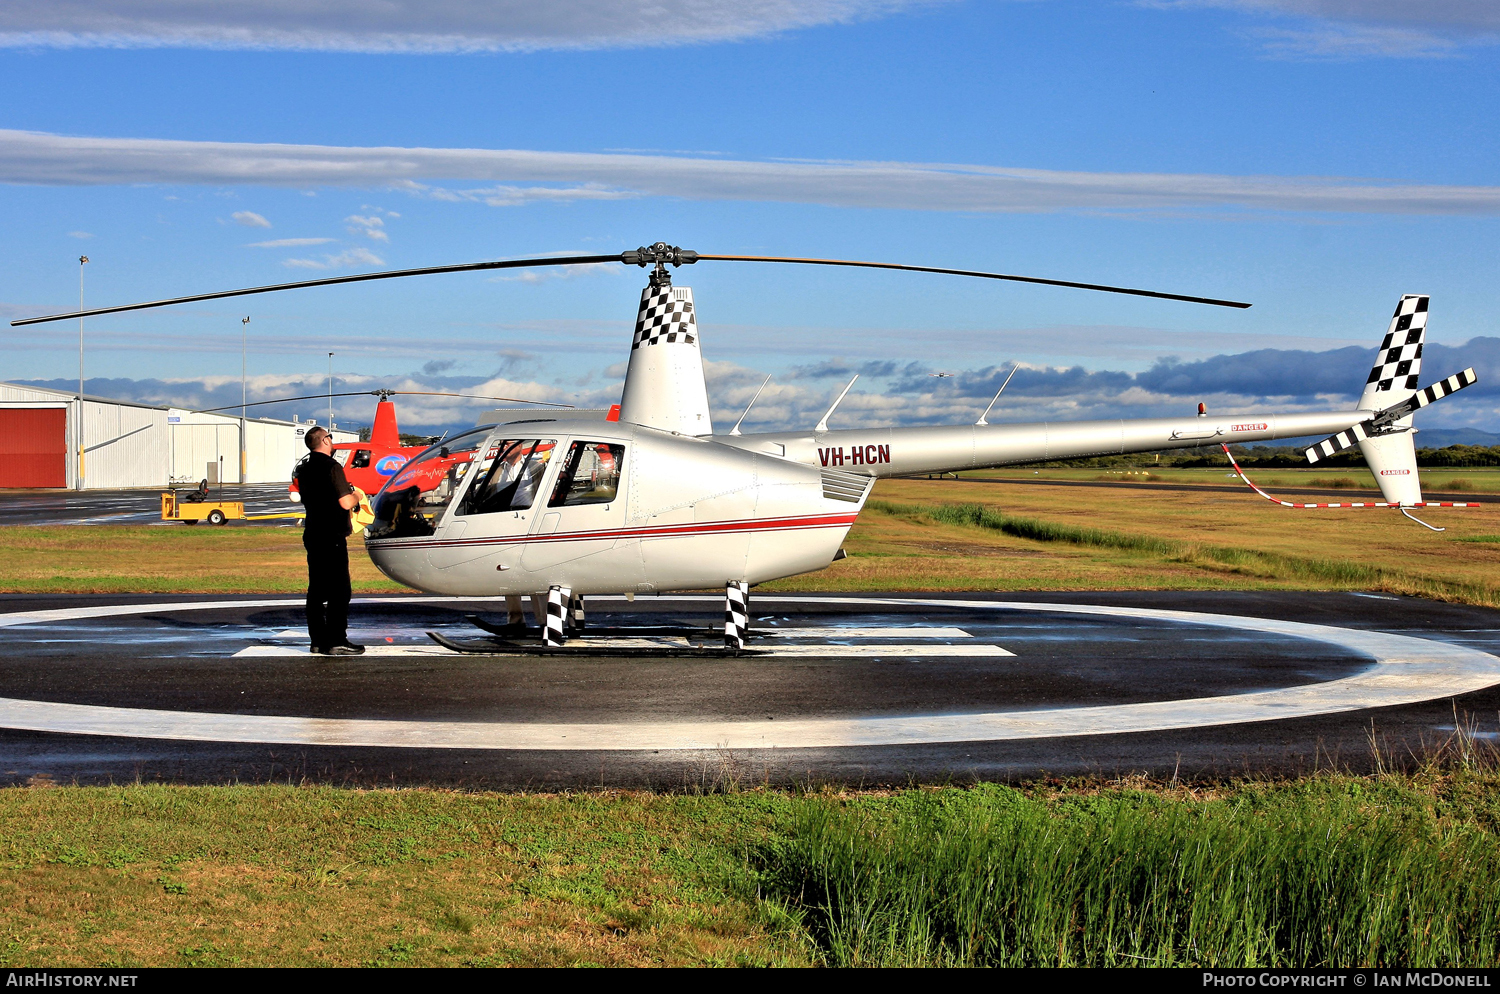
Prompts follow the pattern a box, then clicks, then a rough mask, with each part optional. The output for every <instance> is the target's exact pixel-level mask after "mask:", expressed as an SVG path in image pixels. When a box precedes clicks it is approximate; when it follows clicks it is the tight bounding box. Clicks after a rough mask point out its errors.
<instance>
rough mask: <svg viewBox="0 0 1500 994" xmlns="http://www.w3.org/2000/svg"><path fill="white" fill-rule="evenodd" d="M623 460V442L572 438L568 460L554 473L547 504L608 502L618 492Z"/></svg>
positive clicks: (565, 505)
mask: <svg viewBox="0 0 1500 994" xmlns="http://www.w3.org/2000/svg"><path fill="white" fill-rule="evenodd" d="M624 463H625V446H623V445H615V444H613V443H611V442H574V443H573V444H572V445H571V446H569V447H568V461H567V462H566V463H564V464H563V468H562V472H560V473H558V474H557V485H556V486H554V487H553V488H552V499H551V500H549V501H548V502H547V506H548V507H575V506H577V505H579V504H609V503H612V502H613V501H614V500H615V498H616V496H617V495H618V494H619V492H620V470H621V468H622V467H623V466H624Z"/></svg>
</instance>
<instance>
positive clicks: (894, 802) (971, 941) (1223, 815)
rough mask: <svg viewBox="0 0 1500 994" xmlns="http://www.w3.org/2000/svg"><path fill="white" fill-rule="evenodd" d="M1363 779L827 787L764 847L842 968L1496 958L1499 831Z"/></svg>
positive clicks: (786, 895)
mask: <svg viewBox="0 0 1500 994" xmlns="http://www.w3.org/2000/svg"><path fill="white" fill-rule="evenodd" d="M1319 783H1321V787H1322V788H1325V789H1318V786H1317V785H1318V784H1319ZM1362 783H1363V782H1362V781H1360V780H1357V779H1352V778H1344V779H1342V780H1339V779H1330V780H1325V781H1321V782H1317V781H1315V782H1314V789H1305V788H1300V789H1287V790H1282V791H1280V792H1274V791H1273V792H1269V793H1265V794H1259V795H1258V794H1256V793H1255V792H1254V791H1251V792H1247V793H1241V794H1238V795H1236V796H1232V797H1231V798H1229V799H1227V800H1220V801H1208V802H1200V801H1193V800H1191V799H1186V800H1185V799H1184V798H1183V797H1182V796H1172V795H1163V794H1161V793H1155V794H1150V793H1145V792H1138V791H1114V792H1109V793H1103V794H1098V795H1094V796H1085V797H1077V796H1076V795H1075V796H1072V797H1065V798H1063V799H1052V800H1050V801H1049V800H1047V799H1045V798H1039V797H1036V796H1030V795H1027V794H1022V793H1020V792H1018V791H1015V790H1012V789H1009V788H1005V787H997V786H987V787H978V788H974V789H972V790H968V791H951V790H950V791H940V792H930V791H911V792H906V793H903V794H901V795H898V796H897V797H895V798H890V799H886V800H887V801H889V803H885V804H879V803H862V802H860V801H855V802H852V803H848V804H845V805H834V804H829V803H827V802H826V800H822V801H819V802H818V803H806V804H803V805H802V806H800V807H799V808H798V809H797V811H796V814H795V815H794V817H793V819H792V824H790V825H789V826H787V827H788V829H789V832H788V834H787V835H786V836H785V837H784V839H783V840H782V841H779V842H776V843H772V844H768V845H766V846H764V847H763V848H762V849H761V850H760V852H759V853H758V861H759V865H760V869H761V871H762V873H763V875H764V880H765V885H764V886H765V887H766V890H767V892H768V894H769V895H771V896H772V897H773V898H779V899H780V900H781V901H783V902H785V906H786V907H787V908H788V909H790V910H791V911H792V912H793V913H794V914H799V915H800V916H801V918H802V921H803V924H804V926H805V927H806V928H807V929H808V931H809V932H810V933H811V935H812V936H813V937H814V939H815V940H816V942H817V944H818V945H819V946H820V947H821V948H822V950H823V951H824V954H825V956H826V957H827V958H828V960H829V961H830V962H832V963H835V964H838V965H851V966H852V965H871V966H873V965H908V966H923V965H929V966H935V965H957V966H1131V965H1154V966H1208V965H1213V966H1284V967H1308V966H1349V965H1394V964H1399V965H1404V966H1414V967H1416V966H1454V965H1493V964H1495V963H1496V962H1497V955H1496V954H1497V945H1500V888H1496V887H1495V886H1494V880H1495V879H1496V873H1497V871H1500V848H1497V845H1496V838H1495V836H1494V835H1493V834H1491V832H1490V831H1487V830H1485V828H1484V827H1483V823H1482V822H1481V821H1479V820H1475V819H1466V820H1460V821H1459V822H1458V823H1457V824H1451V823H1447V822H1444V821H1443V820H1442V819H1439V818H1435V817H1433V816H1432V813H1431V810H1430V808H1424V807H1423V806H1422V805H1421V804H1420V803H1418V804H1413V803H1397V804H1385V805H1382V804H1379V803H1371V801H1373V800H1375V799H1374V798H1369V797H1363V798H1362V797H1361V796H1360V795H1361V792H1362V787H1361V784H1362ZM809 800H810V801H811V800H812V799H809ZM1491 824H1492V823H1491Z"/></svg>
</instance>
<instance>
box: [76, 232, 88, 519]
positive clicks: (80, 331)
mask: <svg viewBox="0 0 1500 994" xmlns="http://www.w3.org/2000/svg"><path fill="white" fill-rule="evenodd" d="M88 264H89V257H88V256H86V255H80V256H79V257H78V309H79V311H82V310H83V267H84V266H87V265H88ZM76 427H77V431H76V432H75V434H76V435H77V436H78V437H77V442H78V480H77V487H78V489H79V490H82V489H83V318H82V317H79V319H78V418H77V425H76Z"/></svg>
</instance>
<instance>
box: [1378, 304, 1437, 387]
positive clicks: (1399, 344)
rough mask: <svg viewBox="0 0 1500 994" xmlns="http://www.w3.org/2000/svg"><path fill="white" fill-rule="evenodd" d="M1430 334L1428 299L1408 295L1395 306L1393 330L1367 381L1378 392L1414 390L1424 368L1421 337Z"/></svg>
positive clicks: (1384, 342) (1381, 346)
mask: <svg viewBox="0 0 1500 994" xmlns="http://www.w3.org/2000/svg"><path fill="white" fill-rule="evenodd" d="M1426 334H1427V298H1426V297H1422V296H1418V295H1416V294H1410V293H1409V294H1407V295H1406V296H1404V297H1402V298H1401V303H1399V304H1397V305H1396V313H1395V314H1394V315H1393V316H1392V317H1391V327H1390V330H1389V331H1387V332H1386V334H1385V340H1384V341H1383V342H1381V343H1380V351H1379V352H1377V353H1375V365H1374V367H1373V368H1372V369H1371V370H1370V378H1369V379H1368V380H1366V381H1365V383H1366V384H1370V383H1373V384H1375V391H1376V393H1385V392H1386V391H1389V390H1415V389H1416V388H1417V374H1418V373H1420V372H1421V371H1422V339H1423V336H1425V335H1426Z"/></svg>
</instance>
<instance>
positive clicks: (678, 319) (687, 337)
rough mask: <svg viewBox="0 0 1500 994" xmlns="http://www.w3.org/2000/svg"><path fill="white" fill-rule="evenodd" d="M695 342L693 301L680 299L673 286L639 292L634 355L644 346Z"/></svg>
mask: <svg viewBox="0 0 1500 994" xmlns="http://www.w3.org/2000/svg"><path fill="white" fill-rule="evenodd" d="M697 340H698V322H697V319H696V318H694V317H693V302H692V301H691V300H679V299H677V295H676V294H674V293H673V292H672V287H669V286H663V287H647V288H646V289H645V290H642V291H641V311H640V316H639V317H637V318H636V321H635V341H633V342H632V343H631V345H630V350H631V351H632V352H634V351H635V350H636V349H638V348H640V347H641V346H643V345H659V344H661V343H662V342H681V343H683V344H686V345H692V344H693V343H695V342H696V341H697Z"/></svg>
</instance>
